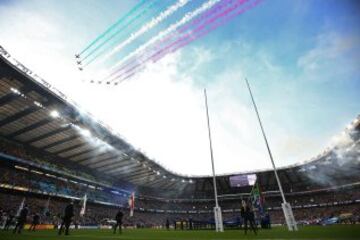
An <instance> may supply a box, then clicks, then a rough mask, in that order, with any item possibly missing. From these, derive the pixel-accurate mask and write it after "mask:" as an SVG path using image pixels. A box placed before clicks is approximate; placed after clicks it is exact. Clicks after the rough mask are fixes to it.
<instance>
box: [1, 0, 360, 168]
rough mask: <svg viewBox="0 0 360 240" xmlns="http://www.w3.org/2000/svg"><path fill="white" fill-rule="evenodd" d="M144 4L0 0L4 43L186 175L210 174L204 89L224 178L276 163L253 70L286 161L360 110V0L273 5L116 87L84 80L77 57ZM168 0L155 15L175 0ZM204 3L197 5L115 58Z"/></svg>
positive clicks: (327, 137) (306, 153)
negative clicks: (261, 127)
mask: <svg viewBox="0 0 360 240" xmlns="http://www.w3.org/2000/svg"><path fill="white" fill-rule="evenodd" d="M137 2H138V1H97V0H91V1H90V0H77V1H70V0H64V1H55V0H54V1H52V0H26V1H25V0H22V1H21V0H19V1H4V0H2V1H1V0H0V16H1V18H0V29H1V31H0V44H1V45H2V46H3V47H5V48H6V49H8V51H9V52H10V53H12V55H13V56H14V57H16V58H17V59H18V60H19V61H21V62H23V63H25V64H26V65H27V66H28V67H29V68H30V69H33V70H34V71H35V72H37V73H38V74H39V75H40V76H43V78H45V79H46V80H47V81H49V82H51V83H53V84H54V85H55V86H56V87H57V88H59V89H60V90H62V91H64V92H65V93H67V94H68V95H69V96H70V97H71V98H73V99H74V100H75V101H77V102H79V103H80V104H81V105H82V106H83V108H84V109H86V110H87V111H90V112H92V113H93V114H94V115H95V116H97V117H98V118H99V119H102V120H104V121H105V122H107V123H108V124H110V125H111V126H112V127H113V128H114V129H116V130H117V131H118V132H119V133H120V134H121V135H122V136H123V137H124V138H125V139H127V140H128V141H129V142H130V143H132V144H133V145H134V146H135V147H137V148H140V149H141V150H142V151H144V152H145V153H147V154H148V155H149V156H150V157H151V158H153V159H154V160H156V161H158V162H160V163H162V164H163V165H164V166H165V167H167V168H169V169H170V170H172V171H175V172H179V173H183V174H192V175H193V174H195V175H202V174H205V175H206V174H210V173H211V166H210V164H209V152H208V142H207V141H208V140H207V135H206V125H205V124H206V122H205V118H204V117H205V115H204V114H205V113H204V106H203V98H202V89H203V88H204V87H206V88H207V89H208V95H209V104H210V114H211V121H212V127H213V129H212V130H213V136H214V153H215V160H216V169H217V172H218V173H229V172H237V171H248V170H252V169H263V168H268V167H270V163H269V161H268V158H267V155H266V149H265V146H264V144H263V140H262V138H261V135H260V131H259V128H258V125H257V122H256V117H255V115H254V112H253V109H252V106H251V105H250V104H251V102H250V98H249V94H248V92H247V90H246V87H245V83H244V80H243V79H244V77H247V78H248V79H249V80H250V82H251V84H252V86H253V91H254V94H255V98H256V100H257V103H258V105H259V108H260V111H261V115H262V117H263V121H264V124H265V128H266V130H267V133H268V137H269V140H270V143H271V146H272V148H273V152H274V156H275V160H276V163H277V164H278V165H279V166H286V165H289V164H294V163H297V162H301V161H305V160H308V159H309V158H311V157H313V156H315V155H317V154H318V153H320V152H321V151H322V150H324V149H325V148H326V147H327V146H329V145H331V143H332V139H333V136H335V135H337V134H339V133H340V132H341V131H342V130H343V129H344V128H345V127H346V125H347V124H348V123H350V122H351V121H352V120H353V119H354V118H355V117H356V116H357V115H358V114H359V109H360V103H359V102H360V101H359V99H358V98H359V97H358V96H359V95H360V67H359V63H360V27H359V24H360V7H359V5H360V4H359V2H358V1H356V0H354V1H347V0H341V1H340V0H326V1H325V0H309V1H300V0H294V1H284V0H282V1H281V0H273V1H270V0H265V1H263V2H262V3H261V4H259V5H258V6H257V7H255V8H253V9H251V10H250V11H248V12H246V13H244V14H242V15H239V16H237V17H236V18H234V19H233V20H232V21H231V22H229V23H228V24H226V25H224V26H223V27H221V28H218V29H217V30H215V31H213V32H211V33H210V34H208V35H207V36H205V37H203V38H201V39H199V40H197V41H196V42H193V43H192V44H190V45H188V46H186V47H185V48H183V49H181V50H180V51H178V52H176V53H174V54H171V55H168V56H167V57H165V58H164V59H162V60H161V61H160V62H157V63H156V64H153V65H150V66H149V67H148V68H147V69H146V70H145V71H144V72H141V73H140V74H138V75H137V76H136V77H135V78H134V79H131V80H129V81H127V82H125V83H124V84H121V85H119V86H118V87H116V88H114V87H112V88H109V87H106V86H102V85H100V86H98V85H96V86H94V85H91V84H89V83H84V82H82V81H81V79H83V78H84V73H80V72H79V71H77V69H76V66H75V64H74V54H75V53H77V52H79V51H80V50H81V49H82V48H84V47H85V46H86V45H87V44H88V43H89V42H90V41H91V40H93V39H94V38H95V37H96V36H97V35H98V34H100V33H101V32H103V31H104V30H105V29H106V28H107V27H108V26H110V24H112V23H113V22H115V21H116V20H117V19H118V18H119V17H120V16H121V15H123V14H125V13H126V12H127V11H129V10H130V9H131V7H133V6H134V5H135V4H136V3H137ZM161 2H162V3H161V5H160V6H159V7H158V8H155V9H153V10H152V11H153V12H152V16H155V15H156V14H158V13H159V12H161V11H162V10H163V9H164V8H165V6H167V5H170V4H173V3H174V2H176V1H175V0H167V1H161ZM203 2H205V1H203V0H201V1H200V0H199V1H198V0H193V1H192V2H191V3H190V4H189V5H186V6H185V7H184V8H182V9H181V10H179V11H178V12H176V13H175V14H174V15H173V16H171V17H170V18H169V19H168V20H166V21H164V22H162V23H161V24H160V25H159V26H158V27H156V28H154V29H153V30H151V31H149V32H148V33H147V34H144V36H142V37H141V38H140V39H139V40H138V41H135V42H134V43H133V44H131V45H130V46H129V47H128V48H127V49H125V51H124V52H122V53H121V54H119V55H117V56H116V58H117V59H121V57H123V56H124V54H126V52H131V50H132V49H135V48H136V46H137V45H138V44H141V43H144V42H146V40H147V39H148V38H150V37H151V36H153V35H154V34H156V33H157V32H159V31H161V30H162V29H164V28H166V27H167V26H169V24H171V23H172V22H174V21H176V19H179V18H180V17H181V16H182V15H183V14H185V13H186V12H188V11H190V10H192V9H194V8H195V7H196V6H198V5H199V4H201V3H203ZM124 37H126V36H124ZM92 71H93V72H91V71H90V73H91V74H93V73H94V74H95V73H96V71H99V69H98V68H97V66H96V65H94V67H93V69H92ZM95 95H96V96H99V97H97V98H94V96H95Z"/></svg>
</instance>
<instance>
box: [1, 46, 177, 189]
mask: <svg viewBox="0 0 360 240" xmlns="http://www.w3.org/2000/svg"><path fill="white" fill-rule="evenodd" d="M2 53H3V54H5V53H6V52H5V50H4V49H2ZM6 55H7V56H8V58H6V57H0V78H1V81H0V134H1V136H3V137H4V138H6V139H10V140H15V141H16V142H20V143H23V144H25V145H27V146H30V147H32V148H36V149H39V150H43V151H46V152H47V153H50V154H53V155H56V156H57V157H59V158H62V159H66V160H70V161H72V162H73V163H76V165H80V166H83V167H87V168H90V169H92V170H96V171H99V172H101V173H102V174H104V175H106V176H108V177H111V178H114V179H124V180H126V181H128V182H130V183H133V184H134V185H140V186H145V187H151V186H154V185H155V184H156V185H157V186H159V185H161V186H162V187H165V188H172V187H174V185H183V184H184V181H182V179H181V178H179V176H177V175H174V174H172V173H170V172H169V171H166V170H165V169H164V168H162V167H160V166H159V165H158V164H157V163H155V162H153V161H151V160H149V159H148V158H147V157H146V156H144V155H143V154H142V153H141V152H139V151H137V150H135V149H134V148H133V147H132V146H131V145H130V144H128V143H127V142H126V141H124V140H122V139H121V138H119V137H118V136H117V135H116V134H113V133H111V132H110V131H109V130H108V129H107V128H106V127H105V126H103V125H101V124H100V123H98V122H96V121H94V120H93V119H92V118H91V117H89V116H88V115H85V114H80V112H79V110H78V109H76V107H75V106H74V105H72V104H70V103H69V102H67V101H65V100H64V99H62V98H61V97H59V96H57V95H56V94H54V93H53V92H52V91H51V90H50V89H49V87H50V86H47V87H44V86H42V84H39V83H38V82H37V81H36V80H35V79H34V78H33V77H32V75H34V74H33V73H32V72H31V71H30V70H28V69H26V67H24V66H23V65H21V64H20V63H16V62H14V63H11V62H10V61H11V60H13V61H16V60H14V59H12V58H11V57H10V55H8V54H7V53H6ZM14 64H16V65H17V66H16V67H15V66H14ZM20 70H23V71H20ZM24 70H25V71H24ZM34 76H35V75H34ZM35 77H37V76H35ZM42 81H43V84H46V82H45V81H44V80H42Z"/></svg>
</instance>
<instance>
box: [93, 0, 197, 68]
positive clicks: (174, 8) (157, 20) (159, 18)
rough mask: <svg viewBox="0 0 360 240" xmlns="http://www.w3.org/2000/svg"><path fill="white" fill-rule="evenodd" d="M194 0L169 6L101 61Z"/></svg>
mask: <svg viewBox="0 0 360 240" xmlns="http://www.w3.org/2000/svg"><path fill="white" fill-rule="evenodd" d="M190 1H192V0H179V1H178V2H176V3H175V4H174V5H172V6H170V7H168V8H167V9H166V10H165V11H163V12H161V13H160V14H159V15H158V16H157V17H156V18H154V19H152V20H151V21H150V22H148V23H147V24H145V25H144V26H142V27H141V28H140V29H139V30H138V31H137V32H135V33H132V34H131V35H130V37H129V38H127V39H126V40H125V41H123V42H121V43H120V44H119V45H117V46H116V47H115V48H114V49H113V50H112V51H111V52H109V53H108V54H106V55H105V56H104V57H103V58H102V59H101V60H100V61H105V60H106V59H108V58H109V57H111V56H112V55H114V54H115V53H116V52H118V51H120V50H121V49H123V48H124V47H125V46H126V45H128V44H130V43H132V42H133V41H134V40H135V39H137V38H138V37H139V36H141V35H142V34H144V33H146V32H147V31H149V30H150V29H152V28H154V27H155V26H157V25H158V24H159V23H161V22H162V21H164V20H165V19H166V18H167V17H169V16H170V15H171V14H173V13H175V12H176V11H177V10H178V9H180V8H182V7H183V6H185V5H186V4H187V3H188V2H190Z"/></svg>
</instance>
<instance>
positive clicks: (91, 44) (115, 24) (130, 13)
mask: <svg viewBox="0 0 360 240" xmlns="http://www.w3.org/2000/svg"><path fill="white" fill-rule="evenodd" d="M145 2H146V0H142V1H141V2H140V3H139V4H137V5H136V6H135V7H134V8H133V9H131V10H130V12H128V13H127V14H126V15H125V16H123V17H121V18H120V19H119V20H118V21H116V22H115V23H114V24H113V25H111V26H110V27H109V28H108V29H107V30H106V31H105V32H103V33H102V34H100V36H98V37H97V38H96V39H95V40H93V41H92V42H91V43H90V44H89V45H88V46H86V47H85V48H84V49H83V50H82V51H81V52H80V53H79V55H81V54H83V53H84V52H86V51H87V50H88V49H90V48H91V47H92V46H94V45H95V44H96V43H97V42H98V41H99V40H100V39H101V38H103V37H104V36H105V35H106V34H108V33H110V32H111V31H112V30H113V29H114V28H116V27H117V26H118V25H120V24H121V23H122V22H124V21H125V20H126V18H127V17H129V16H131V15H132V14H133V13H134V12H136V11H137V10H138V9H139V8H140V7H141V6H142V5H144V4H145Z"/></svg>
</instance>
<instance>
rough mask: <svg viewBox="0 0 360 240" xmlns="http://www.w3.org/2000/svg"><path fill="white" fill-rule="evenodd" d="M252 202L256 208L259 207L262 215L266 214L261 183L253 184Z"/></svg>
mask: <svg viewBox="0 0 360 240" xmlns="http://www.w3.org/2000/svg"><path fill="white" fill-rule="evenodd" d="M250 198H251V203H252V205H253V207H254V208H255V209H257V210H258V211H259V213H260V215H263V214H264V208H263V207H264V199H263V197H262V195H261V191H260V187H259V183H258V182H256V184H255V185H254V186H253V189H252V190H251V193H250Z"/></svg>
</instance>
